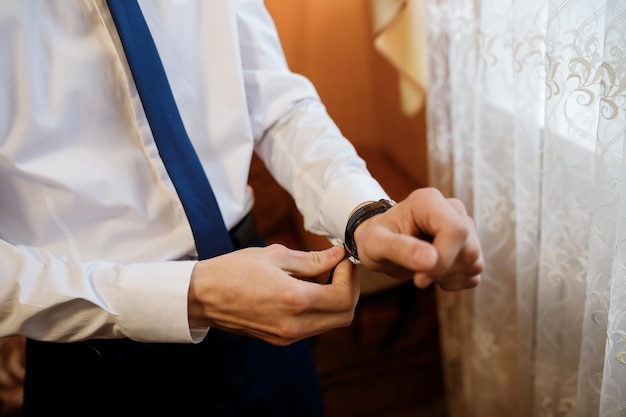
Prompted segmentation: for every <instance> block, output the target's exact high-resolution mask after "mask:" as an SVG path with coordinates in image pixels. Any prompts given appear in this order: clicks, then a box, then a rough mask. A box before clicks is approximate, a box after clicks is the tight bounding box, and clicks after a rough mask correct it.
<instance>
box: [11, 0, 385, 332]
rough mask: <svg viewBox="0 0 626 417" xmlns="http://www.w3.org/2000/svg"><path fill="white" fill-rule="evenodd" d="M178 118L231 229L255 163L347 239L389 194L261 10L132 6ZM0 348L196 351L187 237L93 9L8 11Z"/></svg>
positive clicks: (243, 208) (320, 228)
mask: <svg viewBox="0 0 626 417" xmlns="http://www.w3.org/2000/svg"><path fill="white" fill-rule="evenodd" d="M140 4H141V7H142V10H143V12H144V14H145V17H146V20H147V22H148V25H149V27H150V29H151V32H152V34H153V37H154V38H155V42H156V44H157V47H158V49H159V52H160V54H161V58H162V60H163V63H164V66H165V69H166V72H167V75H168V78H169V80H170V83H171V87H172V90H173V93H174V96H175V98H176V101H177V104H178V106H179V109H180V112H181V115H182V118H183V120H184V123H185V126H186V128H187V131H188V133H189V136H190V137H191V139H192V142H193V143H194V146H195V148H196V150H197V152H198V154H199V156H200V159H201V160H202V163H203V166H204V168H205V170H206V173H207V175H208V177H209V180H210V182H211V184H212V186H213V188H214V191H215V194H216V196H217V199H218V203H219V206H220V209H221V211H222V214H223V217H224V221H225V222H226V225H227V226H228V227H229V228H230V227H232V226H234V225H235V224H236V223H237V222H238V221H239V220H240V219H241V218H242V217H243V216H245V214H246V213H247V212H248V211H249V210H250V208H251V207H252V205H253V202H254V197H253V193H252V190H251V189H250V187H249V186H248V185H247V179H248V173H249V164H250V158H251V155H252V152H253V151H256V152H257V153H258V154H259V156H260V157H261V158H262V159H263V160H264V161H265V163H266V164H267V166H268V168H269V170H270V172H272V174H273V175H274V177H275V178H276V179H277V181H278V182H279V183H280V184H281V185H282V186H284V187H285V188H286V189H287V190H288V191H289V192H290V193H291V194H292V195H293V197H294V198H295V200H296V203H297V206H298V208H299V210H300V211H301V212H302V214H303V216H304V219H305V227H306V228H307V229H308V230H310V231H312V232H314V233H318V234H323V235H327V236H328V237H329V238H330V239H331V240H332V241H335V242H338V241H339V240H341V239H342V236H343V230H344V228H345V224H346V221H347V217H348V215H349V213H350V211H351V210H352V209H353V208H354V207H355V206H356V205H358V204H360V203H362V202H363V201H367V200H377V199H379V198H386V197H387V195H386V194H385V192H384V191H383V190H382V188H381V187H380V186H379V184H378V183H377V182H376V181H374V180H373V179H372V178H371V176H370V175H369V173H368V171H367V169H366V167H365V164H364V163H363V161H362V160H361V159H360V158H358V157H357V156H356V154H355V152H354V148H353V147H352V145H351V144H350V143H349V142H348V141H347V140H346V139H345V138H344V137H343V136H342V135H341V133H340V131H339V130H338V128H337V127H336V126H335V125H334V124H333V122H332V121H331V120H330V119H329V117H328V115H327V113H326V111H325V108H324V107H323V105H322V104H321V103H320V101H319V98H318V96H317V93H316V91H315V90H314V88H313V87H312V85H311V84H310V82H309V81H308V80H307V79H305V78H303V77H301V76H299V75H296V74H293V73H290V72H289V70H288V67H287V64H286V62H285V59H284V56H283V52H282V49H281V47H280V44H279V39H278V36H277V33H276V30H275V27H274V25H273V22H272V20H271V18H270V16H269V15H268V13H267V11H266V10H265V8H264V5H263V1H262V0H196V1H174V0H170V1H167V0H159V1H155V0H146V1H141V2H140ZM0 39H2V42H0V91H1V92H0V239H1V240H0V336H7V335H13V334H21V335H25V336H28V337H31V338H36V339H42V340H57V341H76V340H84V339H88V338H94V337H105V338H111V337H123V336H125V337H129V338H132V339H134V340H138V341H164V342H197V341H199V340H200V339H201V338H202V337H203V336H204V335H205V334H206V331H207V329H194V330H193V331H192V330H190V329H189V326H188V321H187V290H188V286H189V278H190V273H191V269H192V268H193V265H194V262H192V261H177V260H178V259H181V258H182V257H184V256H185V255H189V254H193V253H194V243H193V237H192V234H191V229H190V227H189V224H188V222H187V219H186V217H185V213H184V211H183V209H182V205H181V203H180V200H179V199H178V197H177V195H176V192H175V189H174V187H173V185H172V183H171V181H170V178H169V177H168V175H167V173H166V171H165V168H164V166H163V163H162V162H161V159H160V158H159V155H158V152H157V149H156V146H155V144H154V141H153V138H152V134H151V132H150V129H149V126H148V124H147V121H146V118H145V115H144V113H143V109H142V106H141V103H140V100H139V97H138V96H137V92H136V89H135V86H134V83H133V81H132V78H131V75H130V72H129V69H128V66H127V63H126V60H125V57H124V54H123V50H122V48H121V45H120V43H119V39H118V37H117V32H116V30H115V26H114V25H113V23H112V19H111V16H110V14H109V12H108V9H107V7H106V5H105V3H104V1H101V0H73V1H55V0H48V1H44V0H3V1H2V2H1V3H0Z"/></svg>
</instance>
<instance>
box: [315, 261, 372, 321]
mask: <svg viewBox="0 0 626 417" xmlns="http://www.w3.org/2000/svg"><path fill="white" fill-rule="evenodd" d="M360 293H361V287H360V281H359V279H358V275H357V270H356V265H353V264H352V262H350V261H349V260H348V259H344V260H343V261H341V262H340V263H339V264H338V265H337V266H336V268H335V271H334V274H333V282H332V284H331V285H319V286H318V288H317V291H314V292H311V296H312V306H315V309H314V311H317V312H320V311H324V312H331V313H340V312H346V311H352V310H353V309H354V307H355V306H356V303H357V301H358V299H359V295H360Z"/></svg>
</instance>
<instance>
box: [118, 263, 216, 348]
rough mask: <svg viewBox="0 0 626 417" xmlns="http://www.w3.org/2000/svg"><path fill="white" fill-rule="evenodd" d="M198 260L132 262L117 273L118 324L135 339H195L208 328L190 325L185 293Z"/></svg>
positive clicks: (173, 340) (129, 336)
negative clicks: (196, 327) (118, 275)
mask: <svg viewBox="0 0 626 417" xmlns="http://www.w3.org/2000/svg"><path fill="white" fill-rule="evenodd" d="M196 262H197V261H176V262H154V263H134V264H130V265H127V266H125V267H124V268H123V269H122V271H121V274H120V277H119V287H118V288H119V292H118V312H119V317H118V319H119V320H118V326H119V327H120V330H121V332H122V333H123V334H124V335H125V336H126V337H128V338H130V339H133V340H135V341H138V342H157V343H158V342H167V343H197V342H199V341H200V340H202V339H203V338H204V336H205V335H206V332H207V331H208V329H193V331H190V329H189V320H188V316H187V295H188V290H189V281H190V279H191V271H192V270H193V267H194V265H195V264H196Z"/></svg>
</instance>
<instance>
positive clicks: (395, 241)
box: [368, 226, 439, 272]
mask: <svg viewBox="0 0 626 417" xmlns="http://www.w3.org/2000/svg"><path fill="white" fill-rule="evenodd" d="M372 227H376V226H372ZM371 232H373V233H375V239H373V242H374V243H373V244H370V246H369V247H368V257H370V258H373V259H374V260H376V259H380V260H383V259H384V260H386V261H389V262H391V263H394V264H396V265H399V266H401V267H403V268H406V269H407V270H410V271H422V272H426V271H430V270H431V269H432V268H434V267H435V266H436V265H437V260H438V257H439V255H438V253H437V251H436V250H435V247H434V246H433V245H432V244H430V243H429V242H427V241H425V240H422V239H420V238H418V237H415V236H411V235H407V234H401V233H395V232H394V231H392V230H389V229H387V228H383V227H381V228H377V229H376V230H371Z"/></svg>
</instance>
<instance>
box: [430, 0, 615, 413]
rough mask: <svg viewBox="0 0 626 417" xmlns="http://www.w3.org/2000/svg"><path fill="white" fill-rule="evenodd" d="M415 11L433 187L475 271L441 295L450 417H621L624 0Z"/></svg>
mask: <svg viewBox="0 0 626 417" xmlns="http://www.w3.org/2000/svg"><path fill="white" fill-rule="evenodd" d="M424 12H425V25H426V28H427V37H428V45H429V60H428V64H429V75H428V77H429V86H428V100H427V103H428V111H427V114H428V145H429V162H430V167H429V174H430V180H431V183H432V185H434V186H437V187H439V188H440V189H441V190H442V191H444V193H446V194H447V195H450V196H456V197H458V198H460V199H462V200H463V201H464V202H465V203H466V204H467V206H468V207H469V208H470V210H471V214H472V215H473V217H474V219H475V220H476V225H477V228H478V232H479V236H480V239H481V242H482V244H483V248H484V250H485V260H486V271H485V274H484V277H483V282H482V283H481V285H480V286H479V287H478V288H476V289H474V290H471V291H467V292H462V293H443V292H440V293H439V301H440V303H439V305H440V319H441V327H442V344H443V348H444V358H445V361H444V367H445V372H446V383H447V387H448V390H449V400H448V406H449V411H450V413H449V415H450V416H451V417H455V416H468V417H469V416H472V417H473V416H476V417H479V416H480V417H483V416H519V417H526V416H542V417H543V416H546V417H548V416H550V417H560V416H581V417H582V416H585V417H587V416H626V203H625V201H626V167H625V166H624V158H625V156H626V146H625V145H626V1H625V0H592V1H590V0H474V1H473V2H472V1H462V0H431V1H430V2H426V5H425V11H424Z"/></svg>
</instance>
